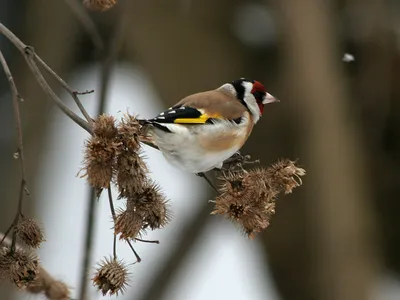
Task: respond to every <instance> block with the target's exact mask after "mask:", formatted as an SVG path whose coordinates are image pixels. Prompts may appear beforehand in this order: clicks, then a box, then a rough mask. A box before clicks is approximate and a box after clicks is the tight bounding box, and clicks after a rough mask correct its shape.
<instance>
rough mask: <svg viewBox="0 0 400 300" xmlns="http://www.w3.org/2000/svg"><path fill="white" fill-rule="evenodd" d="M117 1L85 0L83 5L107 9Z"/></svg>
mask: <svg viewBox="0 0 400 300" xmlns="http://www.w3.org/2000/svg"><path fill="white" fill-rule="evenodd" d="M116 3H117V0H83V5H85V6H86V7H87V8H88V9H90V10H94V11H106V10H108V9H110V8H111V7H113V6H114V5H115V4H116Z"/></svg>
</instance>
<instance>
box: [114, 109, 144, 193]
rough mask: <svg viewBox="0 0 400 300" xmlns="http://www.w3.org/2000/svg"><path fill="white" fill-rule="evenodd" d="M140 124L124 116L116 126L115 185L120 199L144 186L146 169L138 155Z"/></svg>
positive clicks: (130, 117)
mask: <svg viewBox="0 0 400 300" xmlns="http://www.w3.org/2000/svg"><path fill="white" fill-rule="evenodd" d="M140 127H141V126H140V124H139V122H138V121H137V119H136V118H135V117H134V116H131V115H125V116H124V118H122V120H121V122H120V124H119V126H118V135H119V136H118V141H119V143H120V147H119V153H118V157H117V163H116V183H117V185H118V188H119V193H120V197H125V198H129V197H131V196H134V195H135V193H137V192H140V191H141V189H142V187H143V186H144V185H145V184H146V181H147V173H148V169H147V166H146V164H145V162H144V161H143V159H142V157H141V155H140V153H141V150H140V142H139V133H140Z"/></svg>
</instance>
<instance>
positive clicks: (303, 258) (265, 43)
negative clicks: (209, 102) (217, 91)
mask: <svg viewBox="0 0 400 300" xmlns="http://www.w3.org/2000/svg"><path fill="white" fill-rule="evenodd" d="M66 2H67V1H62V0H53V1H45V0H37V1H17V2H16V1H12V0H3V1H2V2H1V3H0V22H2V23H4V24H5V25H6V26H8V27H9V28H10V29H11V30H12V31H13V32H15V33H16V34H17V35H18V36H19V37H20V38H22V40H23V41H25V42H26V43H27V44H30V45H33V46H34V47H35V50H36V52H37V53H38V54H39V55H40V56H41V57H42V58H43V59H44V60H45V61H46V62H47V63H48V64H49V65H51V66H52V67H53V69H55V70H56V71H57V72H58V74H60V75H61V76H62V77H65V76H68V74H70V73H71V72H73V70H74V69H76V68H77V67H78V66H82V65H85V64H90V63H93V62H94V61H97V60H99V59H100V57H101V55H99V53H98V50H96V48H95V47H94V46H93V43H92V39H91V37H90V36H89V35H88V34H87V32H86V31H85V30H84V29H83V27H82V25H81V24H80V22H79V21H78V20H77V17H76V15H75V14H74V13H73V12H72V10H71V9H70V7H69V6H68V5H67V4H66ZM249 5H254V7H255V8H257V9H258V10H263V11H266V12H268V13H267V14H258V13H256V14H255V15H254V16H251V13H250V12H251V10H246V6H249ZM249 14H250V17H249ZM90 16H91V17H92V18H93V20H94V21H95V23H96V25H97V26H98V28H99V32H100V34H101V36H102V38H103V39H104V40H105V48H108V47H109V45H110V43H113V41H115V36H114V35H115V28H116V27H117V26H119V24H121V23H120V22H123V23H122V24H123V29H122V39H121V49H120V51H119V53H118V60H119V61H125V62H131V63H134V64H137V65H139V66H140V67H141V68H143V69H144V70H145V72H146V73H147V74H148V76H149V78H150V79H151V81H152V83H153V84H154V86H155V87H156V89H157V93H158V94H159V95H160V97H161V99H163V100H164V101H165V106H166V107H167V106H168V105H170V104H173V103H174V102H176V101H177V100H179V99H180V98H181V97H183V96H185V95H187V94H190V93H194V92H197V91H202V90H207V89H211V88H214V87H217V86H219V85H221V84H222V83H224V82H228V81H231V80H233V79H236V78H240V77H248V78H254V79H257V80H259V81H261V82H263V83H265V85H266V87H267V89H268V91H269V92H270V93H271V94H273V95H275V96H276V97H278V98H279V99H281V103H280V104H279V105H273V106H271V107H267V108H266V111H265V115H264V117H263V119H262V120H261V122H260V123H259V124H258V125H257V126H256V128H255V131H254V133H253V135H252V137H251V138H250V140H249V142H248V143H247V144H246V146H245V147H244V149H243V152H244V153H249V154H251V155H252V157H254V158H260V159H261V160H262V162H263V163H265V164H267V163H271V162H273V161H274V160H276V159H277V158H279V157H289V158H293V159H296V158H299V159H300V160H299V164H300V165H301V166H302V167H304V168H305V169H306V170H307V176H306V178H305V179H304V185H303V186H302V187H301V188H300V189H298V190H296V191H295V193H294V194H293V195H292V196H291V197H290V199H284V200H283V201H279V202H278V204H277V214H276V216H275V217H274V219H273V222H272V226H271V227H270V228H269V229H268V230H266V232H265V233H263V234H261V235H260V236H259V237H258V238H257V241H256V242H259V243H261V244H262V245H263V249H264V250H265V254H266V256H268V259H266V260H265V261H266V263H268V264H269V266H270V267H271V269H272V275H273V278H274V281H275V284H276V286H277V288H278V292H279V294H280V296H281V298H282V299H285V300H286V299H287V300H292V299H295V300H297V299H300V300H302V299H304V300H314V299H315V300H316V299H321V300H329V299H332V300H334V299H335V300H336V299H337V300H344V299H351V300H358V299H360V300H361V299H367V295H368V294H369V293H370V292H371V289H372V287H373V286H374V285H375V284H376V282H377V281H378V278H379V277H380V276H381V274H383V273H385V272H387V271H391V272H394V273H395V274H398V273H399V272H400V256H399V255H398V253H399V251H400V218H399V217H398V214H399V212H398V211H399V208H400V203H399V199H398V197H399V196H398V194H399V189H400V104H399V101H398V99H399V97H400V85H399V84H398V82H400V71H399V70H400V68H399V67H400V51H399V38H400V36H399V35H400V32H399V31H398V23H399V22H398V20H399V17H400V6H399V4H398V3H397V2H396V1H383V0H368V1H361V0H347V1H344V0H341V1H322V0H319V1H318V0H303V1H298V0H297V1H294V0H293V1H290V0H276V1H237V0H219V1H214V0H203V1H195V0H191V1H181V0H171V1H160V0H149V1H132V2H130V1H122V0H121V1H120V2H119V3H118V5H117V6H116V7H114V8H113V9H111V10H110V11H107V12H104V13H91V14H90ZM262 17H265V18H268V22H269V23H267V24H272V25H273V28H270V27H266V25H265V22H264V21H265V20H262V19H259V18H262ZM121 20H122V21H121ZM249 20H252V22H250V23H249ZM247 23H249V24H247ZM243 26H246V28H245V30H244V32H246V30H247V33H248V34H249V35H250V36H255V37H254V39H253V40H252V41H253V42H251V41H250V42H249V41H248V40H245V39H243V37H242V36H241V35H240V34H238V33H237V31H238V28H239V29H240V28H242V27H243ZM263 30H264V31H267V30H268V31H272V32H273V34H271V33H269V34H266V35H263V34H262V32H261V34H259V35H257V34H256V35H254V34H255V33H257V32H260V31H263ZM242 32H243V31H242ZM257 39H259V40H257ZM254 40H255V42H254ZM0 48H1V49H2V51H4V52H5V55H6V57H7V59H8V61H9V63H10V65H11V67H12V70H13V73H14V76H15V79H16V83H17V85H18V86H19V88H20V90H21V94H23V95H27V96H26V98H27V100H28V101H26V102H25V103H24V105H23V124H24V136H25V148H26V150H25V151H26V157H27V163H28V165H27V168H28V170H29V172H28V174H29V181H30V182H31V185H33V184H34V182H35V178H38V177H39V176H40V174H37V173H35V170H36V169H37V168H38V164H39V163H40V161H41V160H40V159H36V158H37V157H40V153H41V147H42V146H43V138H44V137H45V135H46V132H47V131H48V128H47V126H48V123H47V122H46V116H47V115H48V111H49V109H52V108H51V106H52V104H51V103H50V102H49V101H48V100H47V99H46V97H45V95H44V93H43V91H41V90H40V88H39V87H38V85H37V84H36V82H35V81H34V79H33V77H32V76H31V74H30V73H29V70H28V68H27V66H26V64H25V61H24V60H23V58H22V57H21V56H20V55H19V53H18V52H17V50H16V49H14V48H13V47H12V46H10V44H9V43H8V42H7V41H6V40H5V39H4V38H0ZM347 52H348V53H351V54H353V55H354V57H355V61H353V62H349V63H346V62H343V61H342V57H343V55H344V53H347ZM7 90H8V85H7V82H6V80H0V92H1V93H4V92H6V91H7ZM58 91H60V90H58ZM11 112H12V106H11V101H8V102H4V103H0V124H1V128H2V130H1V132H0V170H1V172H0V189H1V191H3V192H2V197H1V198H2V200H1V201H0V229H1V230H5V229H6V228H7V226H8V224H9V223H10V222H11V219H10V217H9V216H10V215H12V214H13V211H14V209H15V206H16V201H14V200H13V199H17V191H18V184H19V174H18V170H19V169H18V165H17V162H16V161H14V160H12V159H11V157H12V153H13V152H14V151H15V150H16V143H15V134H14V125H13V124H14V123H13V119H12V113H11ZM211 193H212V191H210V194H211ZM206 204H207V203H205V205H204V209H203V210H200V211H199V212H198V217H197V218H196V219H195V220H194V221H193V224H190V226H188V228H187V230H186V231H187V233H186V234H187V239H186V240H184V241H183V242H182V245H180V247H177V248H178V250H177V251H176V253H174V254H173V255H172V256H171V257H170V258H169V259H168V260H167V261H168V262H167V263H166V265H165V266H164V267H163V268H162V270H161V271H160V274H159V275H158V276H157V277H156V279H155V282H157V287H158V288H157V289H151V290H149V291H147V293H146V297H144V298H143V299H149V300H153V299H154V300H156V299H163V291H165V290H166V288H167V287H168V284H169V283H170V282H171V280H172V278H173V277H174V274H175V272H176V271H177V270H179V268H180V267H181V262H182V261H183V260H184V257H185V255H187V254H188V253H190V251H191V250H192V247H191V245H193V244H195V243H194V241H195V240H196V236H197V235H199V234H200V231H201V228H203V227H204V223H205V222H208V221H209V217H208V213H209V210H210V207H209V206H207V205H206ZM28 205H34V203H29V204H28ZM163 272H164V273H163ZM166 274H167V275H168V276H166ZM7 293H8V288H7V287H2V290H1V295H2V298H1V299H8V298H7V297H8V296H7ZM3 295H4V296H3ZM3 297H5V298H3ZM399 298H400V295H399Z"/></svg>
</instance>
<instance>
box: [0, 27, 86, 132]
mask: <svg viewBox="0 0 400 300" xmlns="http://www.w3.org/2000/svg"><path fill="white" fill-rule="evenodd" d="M0 33H1V34H3V35H4V36H5V37H6V38H7V39H8V40H9V41H10V42H11V43H13V44H14V45H15V46H16V47H17V49H18V50H19V51H20V52H21V53H22V54H23V55H24V57H25V59H26V61H27V63H28V66H29V67H30V69H31V71H32V73H33V74H34V77H35V78H36V80H37V81H38V83H39V85H40V86H41V87H42V89H43V90H44V91H45V92H46V94H47V95H48V96H49V97H50V98H51V99H52V100H53V101H54V102H55V103H56V104H57V106H58V107H59V108H60V109H61V110H62V111H63V112H64V113H65V114H66V115H67V116H68V117H69V118H70V119H71V120H73V121H74V122H75V123H76V124H78V125H79V126H80V127H82V128H83V129H85V130H86V131H87V132H89V133H91V132H92V130H91V128H90V124H89V123H88V122H87V121H85V120H83V119H82V118H80V117H79V116H78V115H76V114H75V113H74V112H73V111H72V110H70V109H69V108H68V107H67V106H66V105H65V104H64V103H63V102H62V101H61V99H60V98H59V97H58V96H57V95H56V94H55V93H54V91H53V90H52V89H51V87H50V86H49V84H48V83H47V81H46V80H45V78H44V77H43V75H42V73H41V72H40V70H39V68H38V66H37V65H36V62H35V57H37V58H38V56H37V55H36V54H35V52H34V50H33V48H32V47H29V46H27V45H25V44H24V43H23V42H22V41H21V40H20V39H19V38H18V37H17V36H16V35H15V34H14V33H13V32H11V31H10V30H9V29H8V28H7V27H6V26H4V25H3V24H2V23H0Z"/></svg>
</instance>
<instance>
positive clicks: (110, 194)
mask: <svg viewBox="0 0 400 300" xmlns="http://www.w3.org/2000/svg"><path fill="white" fill-rule="evenodd" d="M108 202H109V203H110V211H111V215H112V218H113V222H114V226H115V222H116V221H117V216H116V214H115V208H114V203H113V199H112V192H111V187H109V188H108ZM113 255H114V259H117V235H116V233H115V231H114V241H113Z"/></svg>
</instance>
